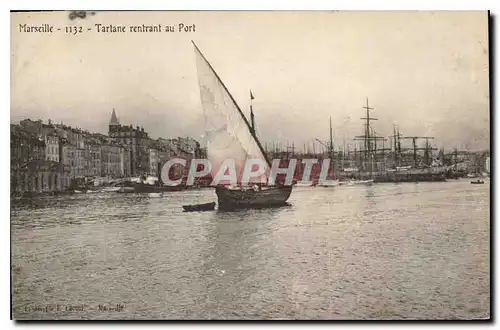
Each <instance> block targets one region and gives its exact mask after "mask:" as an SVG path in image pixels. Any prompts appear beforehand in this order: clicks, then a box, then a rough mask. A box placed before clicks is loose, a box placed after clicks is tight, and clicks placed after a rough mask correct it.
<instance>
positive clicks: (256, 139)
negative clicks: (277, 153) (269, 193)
mask: <svg viewBox="0 0 500 330" xmlns="http://www.w3.org/2000/svg"><path fill="white" fill-rule="evenodd" d="M191 42H192V43H193V46H194V47H195V48H196V50H197V51H198V53H200V55H201V57H202V58H203V60H204V61H205V62H206V63H207V64H208V67H209V68H210V70H212V72H213V73H214V75H215V77H216V78H217V80H219V82H220V84H221V85H222V88H224V90H225V91H226V93H227V94H228V95H229V97H230V98H231V101H232V102H233V104H234V106H235V107H236V109H238V112H239V113H240V115H241V118H243V121H244V122H245V124H246V125H247V128H248V130H249V131H250V134H251V135H252V137H253V138H254V140H255V142H256V143H257V146H258V147H259V149H260V152H261V153H262V155H263V156H264V158H265V160H266V162H267V164H268V165H269V167H271V166H272V164H271V162H270V161H269V158H268V157H267V154H266V152H265V151H264V148H262V144H261V143H260V141H259V139H258V138H257V136H256V135H255V132H254V131H253V130H252V127H251V126H250V124H249V123H248V120H247V118H246V117H245V115H244V114H243V112H242V111H241V109H240V107H239V106H238V103H236V101H235V100H234V98H233V95H232V94H231V93H230V92H229V90H228V89H227V87H226V85H224V82H223V81H222V79H220V77H219V75H218V74H217V72H216V71H215V70H214V68H213V67H212V65H211V64H210V62H209V61H208V60H207V58H206V57H205V55H203V53H202V52H201V50H200V49H199V48H198V46H196V44H195V43H194V41H193V40H191Z"/></svg>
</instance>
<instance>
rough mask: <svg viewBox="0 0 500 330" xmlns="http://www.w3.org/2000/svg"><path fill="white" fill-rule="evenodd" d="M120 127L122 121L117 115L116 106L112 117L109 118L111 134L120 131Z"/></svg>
mask: <svg viewBox="0 0 500 330" xmlns="http://www.w3.org/2000/svg"><path fill="white" fill-rule="evenodd" d="M119 128H120V122H119V121H118V118H117V117H116V112H115V108H113V112H112V113H111V119H110V120H109V136H112V135H114V133H116V132H118V130H119Z"/></svg>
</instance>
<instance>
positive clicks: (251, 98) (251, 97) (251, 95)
mask: <svg viewBox="0 0 500 330" xmlns="http://www.w3.org/2000/svg"><path fill="white" fill-rule="evenodd" d="M254 98H255V97H253V94H252V90H250V100H253V99H254Z"/></svg>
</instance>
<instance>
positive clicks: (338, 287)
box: [11, 180, 490, 320]
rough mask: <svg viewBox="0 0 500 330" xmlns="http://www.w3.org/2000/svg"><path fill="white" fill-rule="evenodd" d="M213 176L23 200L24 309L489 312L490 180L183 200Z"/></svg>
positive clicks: (19, 249)
mask: <svg viewBox="0 0 500 330" xmlns="http://www.w3.org/2000/svg"><path fill="white" fill-rule="evenodd" d="M214 200H215V194H214V192H213V190H211V189H202V190H189V191H182V192H172V193H167V194H165V195H164V196H163V197H160V198H152V197H149V196H148V195H147V194H146V195H136V194H116V193H103V194H101V193H97V194H82V195H72V196H59V197H44V198H38V199H33V200H31V202H30V203H26V202H24V203H21V202H19V201H13V202H12V207H11V235H12V251H11V252H12V267H11V268H12V312H13V317H14V318H15V319H18V320H20V319H339V320H340V319H357V320H360V319H364V320H366V319H483V318H488V317H489V315H490V201H489V200H490V182H489V180H487V181H486V182H485V184H482V185H472V184H470V181H468V180H457V181H449V182H435V183H418V184H415V183H400V184H391V183H387V184H374V185H372V186H341V187H333V188H320V187H316V188H312V187H298V188H296V189H294V191H293V192H292V195H291V197H290V199H289V202H290V204H291V205H290V206H286V207H282V208H275V209H261V210H245V211H238V212H217V211H208V212H198V213H197V212H190V213H185V212H183V211H182V205H184V204H193V203H202V202H211V201H214Z"/></svg>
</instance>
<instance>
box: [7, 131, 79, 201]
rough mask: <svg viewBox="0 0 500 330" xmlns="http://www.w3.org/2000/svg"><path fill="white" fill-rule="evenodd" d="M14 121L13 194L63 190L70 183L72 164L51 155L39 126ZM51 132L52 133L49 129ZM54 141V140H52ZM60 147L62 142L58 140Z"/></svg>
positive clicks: (12, 141) (12, 146) (12, 133)
mask: <svg viewBox="0 0 500 330" xmlns="http://www.w3.org/2000/svg"><path fill="white" fill-rule="evenodd" d="M32 128H33V127H30V126H28V129H29V130H26V129H25V128H24V127H23V126H21V125H11V194H23V193H25V192H33V193H41V192H54V191H61V190H64V189H66V187H67V182H68V181H67V176H68V173H69V167H65V166H64V165H63V164H62V163H61V162H60V161H59V157H58V158H57V159H58V161H55V160H53V159H54V158H51V159H49V158H48V157H47V154H46V152H47V150H51V157H54V155H53V153H52V149H47V142H46V141H47V140H46V139H45V138H43V137H41V136H39V134H38V133H39V130H38V129H36V130H33V129H32ZM49 135H50V133H49ZM51 142H53V140H52V141H51ZM57 146H58V148H59V142H58V145H57Z"/></svg>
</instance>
